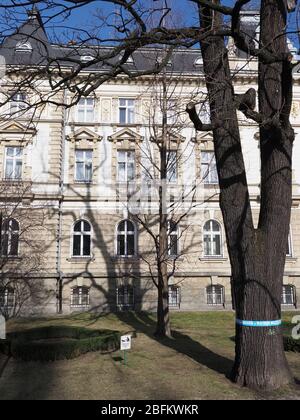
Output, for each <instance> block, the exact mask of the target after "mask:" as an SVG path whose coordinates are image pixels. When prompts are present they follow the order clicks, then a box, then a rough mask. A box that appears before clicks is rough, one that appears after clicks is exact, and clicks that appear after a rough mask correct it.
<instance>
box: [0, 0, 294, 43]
mask: <svg viewBox="0 0 300 420" xmlns="http://www.w3.org/2000/svg"><path fill="white" fill-rule="evenodd" d="M20 1H22V0H20ZM142 2H143V4H144V5H146V6H148V7H149V6H153V7H155V6H156V7H157V6H158V7H159V5H160V4H161V5H162V4H163V3H164V1H163V0H159V1H153V0H142ZM168 2H169V4H171V5H172V8H173V10H174V11H175V18H174V22H175V23H178V24H180V25H184V24H185V25H197V23H198V17H197V13H196V11H195V8H194V6H193V4H192V2H189V1H188V0H168ZM9 3H11V0H2V1H1V3H0V7H1V6H2V7H3V6H4V5H5V4H9ZM57 3H59V4H64V3H65V2H64V1H61V2H57ZM233 3H234V1H233V0H224V1H223V4H225V5H229V6H230V5H232V4H233ZM259 3H260V1H259V0H251V2H250V3H249V4H250V7H252V8H256V9H257V6H258V5H259ZM44 8H45V3H42V5H41V6H40V9H41V13H42V16H43V19H44V21H45V22H47V18H48V17H49V16H50V15H51V16H53V14H55V12H57V9H53V10H51V11H49V10H47V11H45V10H44ZM7 11H8V10H5V9H0V19H1V22H0V28H1V27H2V31H3V28H5V26H4V25H3V21H4V19H3V18H4V15H5V13H6V18H8V19H11V24H12V25H14V26H15V25H16V22H17V21H19V22H20V21H22V20H24V19H25V14H24V12H25V10H24V8H23V9H18V11H15V13H14V12H13V11H12V10H11V9H10V10H9V13H7ZM113 12H114V6H113V5H111V4H109V3H106V2H104V1H101V0H94V1H93V2H92V4H90V5H85V6H83V7H80V8H78V9H77V10H74V11H73V12H72V13H71V15H70V16H68V17H67V18H65V19H62V17H58V18H55V19H53V20H51V21H50V22H48V23H47V24H46V27H47V31H48V33H49V35H50V37H51V38H53V39H54V37H55V36H56V37H57V38H59V39H62V40H63V39H64V38H68V39H70V38H72V36H74V37H75V38H76V35H75V33H74V30H73V28H74V29H75V28H77V29H79V30H81V29H83V30H85V29H86V30H89V31H92V30H94V28H95V25H97V26H98V31H97V35H99V34H101V36H102V37H103V38H105V37H113V36H114V35H115V33H114V31H113V30H112V29H111V28H109V27H107V26H106V27H105V28H104V27H100V26H99V25H100V19H99V16H101V17H105V18H109V16H110V17H111V18H110V21H111V23H112V19H113V17H112V13H113ZM157 18H158V13H157ZM295 18H296V13H293V14H291V15H290V16H289V20H290V26H289V29H290V30H295V28H296V26H295ZM1 23H2V24H1ZM66 27H67V28H68V29H66ZM8 30H9V29H8V27H7V31H8ZM290 38H292V41H293V42H294V43H295V44H296V45H298V46H299V40H298V36H296V35H293V36H292V35H291V36H290Z"/></svg>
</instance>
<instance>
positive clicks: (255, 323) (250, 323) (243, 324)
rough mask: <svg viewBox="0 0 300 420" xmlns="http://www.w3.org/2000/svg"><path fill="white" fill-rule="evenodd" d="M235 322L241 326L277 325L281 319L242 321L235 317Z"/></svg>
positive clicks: (280, 322)
mask: <svg viewBox="0 0 300 420" xmlns="http://www.w3.org/2000/svg"><path fill="white" fill-rule="evenodd" d="M236 323H237V324H238V325H240V326H241V327H279V326H280V325H281V324H282V321H281V319H278V320H276V321H244V320H241V319H237V320H236Z"/></svg>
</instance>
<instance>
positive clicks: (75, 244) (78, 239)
mask: <svg viewBox="0 0 300 420" xmlns="http://www.w3.org/2000/svg"><path fill="white" fill-rule="evenodd" d="M80 242H81V236H80V235H74V238H73V255H74V256H75V257H79V256H80Z"/></svg>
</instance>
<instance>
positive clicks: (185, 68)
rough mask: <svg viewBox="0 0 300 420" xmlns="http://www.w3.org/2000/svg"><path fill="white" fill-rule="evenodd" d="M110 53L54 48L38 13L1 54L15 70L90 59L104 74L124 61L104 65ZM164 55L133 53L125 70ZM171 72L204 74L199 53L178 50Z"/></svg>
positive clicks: (253, 22)
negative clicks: (20, 67) (16, 68)
mask: <svg viewBox="0 0 300 420" xmlns="http://www.w3.org/2000/svg"><path fill="white" fill-rule="evenodd" d="M252 3H253V2H251V7H252V6H253V4H252ZM254 3H255V4H257V3H260V2H257V1H256V2H254ZM252 8H253V9H254V10H248V9H247V10H243V12H242V17H241V26H242V30H243V32H244V33H245V34H246V37H247V38H248V39H250V38H251V39H255V38H257V30H258V26H259V12H257V10H256V9H257V7H254V6H253V7H252ZM111 50H112V47H105V46H91V45H90V46H87V45H74V44H68V45H57V44H56V45H53V44H52V43H51V41H50V40H49V38H48V36H47V33H46V30H45V28H44V25H43V21H42V18H41V16H40V13H39V11H38V10H37V9H34V10H33V11H31V12H30V13H29V16H28V19H27V21H26V22H25V23H24V24H23V25H21V26H20V28H18V29H17V30H16V31H15V32H14V33H13V34H11V35H9V36H7V37H6V38H5V39H4V41H3V43H2V45H1V46H0V54H1V55H2V56H4V57H5V60H6V63H7V64H8V65H12V66H19V65H20V66H36V65H45V64H48V63H49V59H50V62H51V60H54V63H55V64H57V62H59V63H60V65H62V66H66V67H76V66H77V65H78V63H80V62H82V61H83V60H86V61H85V63H88V57H91V58H92V57H95V56H96V58H97V61H98V62H97V63H95V64H94V63H92V62H91V64H90V65H88V64H87V65H88V66H87V68H86V70H87V71H104V70H107V69H109V67H110V65H113V64H115V63H116V62H117V60H119V59H120V58H121V57H119V58H118V57H115V58H113V59H110V60H108V61H105V62H103V61H101V58H103V57H105V56H106V55H107V53H109V52H110V51H111ZM163 54H164V49H163V48H161V47H160V48H158V47H154V46H152V47H144V48H141V49H139V50H137V51H136V52H134V53H133V56H132V62H127V64H126V66H128V68H129V69H130V70H132V71H134V70H137V71H146V70H149V69H151V68H153V66H154V64H155V63H157V62H159V61H160V60H161V58H162V56H163ZM236 55H237V56H238V57H240V58H246V57H247V55H246V54H245V53H243V52H242V51H238V52H237V53H236ZM99 59H100V60H99ZM168 70H169V71H170V72H172V73H177V74H180V73H188V74H199V70H200V71H201V70H202V60H201V52H200V50H199V49H196V48H194V49H192V48H189V49H187V48H177V49H176V50H174V52H173V55H172V58H171V60H170V63H169V65H168Z"/></svg>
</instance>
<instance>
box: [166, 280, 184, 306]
mask: <svg viewBox="0 0 300 420" xmlns="http://www.w3.org/2000/svg"><path fill="white" fill-rule="evenodd" d="M175 289H176V303H175V304H174V303H173V302H174V301H173V300H172V299H170V295H171V294H172V292H173V291H174V290H175ZM180 304H181V287H180V286H176V285H175V284H171V285H169V287H168V305H169V307H170V308H178V309H179V308H180Z"/></svg>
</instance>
